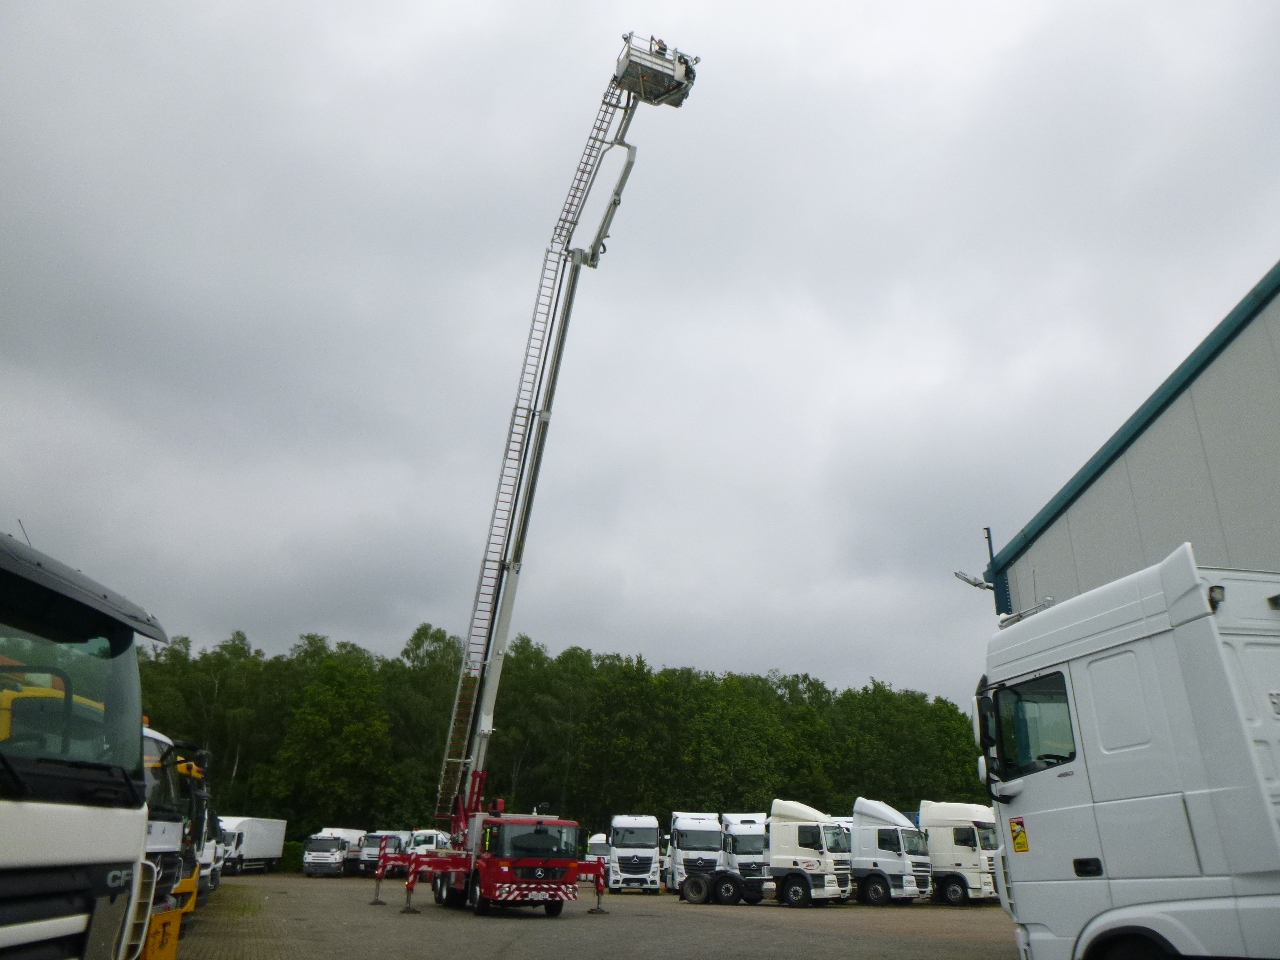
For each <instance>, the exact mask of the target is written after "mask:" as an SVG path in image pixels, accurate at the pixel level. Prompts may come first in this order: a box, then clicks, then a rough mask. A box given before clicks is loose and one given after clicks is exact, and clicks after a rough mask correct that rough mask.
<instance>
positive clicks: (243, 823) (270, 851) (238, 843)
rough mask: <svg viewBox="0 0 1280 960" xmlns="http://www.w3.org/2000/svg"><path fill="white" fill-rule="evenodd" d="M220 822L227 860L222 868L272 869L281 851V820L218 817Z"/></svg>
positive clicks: (228, 869) (282, 829)
mask: <svg viewBox="0 0 1280 960" xmlns="http://www.w3.org/2000/svg"><path fill="white" fill-rule="evenodd" d="M218 822H219V824H220V825H221V826H222V829H223V830H224V831H226V832H227V833H228V834H229V836H228V837H227V860H226V866H225V867H224V868H223V869H224V870H225V872H227V873H232V874H235V873H243V872H244V871H245V870H263V871H266V870H274V869H275V868H276V865H277V864H278V863H279V862H280V854H282V853H283V852H284V831H285V827H286V826H288V824H287V823H286V822H285V821H284V820H267V819H264V818H262V817H219V818H218Z"/></svg>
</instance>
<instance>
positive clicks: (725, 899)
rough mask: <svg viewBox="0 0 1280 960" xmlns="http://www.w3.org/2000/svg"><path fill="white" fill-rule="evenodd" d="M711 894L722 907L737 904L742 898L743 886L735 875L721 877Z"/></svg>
mask: <svg viewBox="0 0 1280 960" xmlns="http://www.w3.org/2000/svg"><path fill="white" fill-rule="evenodd" d="M711 896H712V899H714V900H715V902H716V903H718V904H720V906H722V907H732V906H736V905H737V904H738V903H739V902H741V900H742V886H741V884H739V883H738V881H737V880H735V879H733V877H721V878H720V879H719V880H717V881H716V882H715V889H714V890H713V891H712V893H711Z"/></svg>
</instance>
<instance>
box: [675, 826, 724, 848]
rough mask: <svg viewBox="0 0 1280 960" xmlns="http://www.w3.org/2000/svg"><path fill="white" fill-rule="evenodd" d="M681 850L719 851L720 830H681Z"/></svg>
mask: <svg viewBox="0 0 1280 960" xmlns="http://www.w3.org/2000/svg"><path fill="white" fill-rule="evenodd" d="M680 849H681V850H719V849H720V831H719V830H681V831H680Z"/></svg>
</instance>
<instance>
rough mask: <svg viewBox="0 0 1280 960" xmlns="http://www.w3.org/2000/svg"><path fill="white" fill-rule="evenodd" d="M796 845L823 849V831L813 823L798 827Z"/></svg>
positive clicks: (810, 848) (811, 848) (809, 848)
mask: <svg viewBox="0 0 1280 960" xmlns="http://www.w3.org/2000/svg"><path fill="white" fill-rule="evenodd" d="M796 846H797V847H804V848H806V849H808V850H821V849H822V833H821V831H819V830H818V828H817V827H816V826H815V825H813V824H804V825H801V826H799V827H796Z"/></svg>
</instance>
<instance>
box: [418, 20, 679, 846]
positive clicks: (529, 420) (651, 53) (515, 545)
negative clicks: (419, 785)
mask: <svg viewBox="0 0 1280 960" xmlns="http://www.w3.org/2000/svg"><path fill="white" fill-rule="evenodd" d="M623 39H624V40H625V41H626V42H625V45H624V46H623V48H622V54H621V56H619V58H618V64H617V68H616V69H615V70H614V74H613V76H612V77H611V78H610V79H609V85H608V86H607V87H606V88H605V91H604V97H603V98H602V99H601V101H600V108H599V110H598V111H597V113H596V120H595V124H594V125H593V126H592V128H591V136H590V137H588V138H587V145H586V147H585V148H584V149H583V151H582V158H581V159H580V160H579V161H578V168H577V170H576V171H575V173H574V175H573V183H572V184H571V185H570V187H569V195H568V196H567V197H566V198H565V201H564V206H563V207H562V208H561V210H560V217H559V219H558V220H557V221H556V227H555V231H554V232H553V233H552V234H551V244H550V245H549V246H548V247H547V251H546V255H545V256H544V257H543V261H542V274H541V276H540V277H539V280H538V298H537V300H536V301H534V307H533V323H532V325H531V326H530V329H529V341H528V344H527V345H526V346H525V354H524V365H523V366H522V367H521V369H520V386H519V389H518V390H517V392H516V403H515V408H514V409H513V410H512V412H511V425H510V427H509V428H508V430H507V447H506V452H505V454H504V455H503V458H502V471H501V473H500V475H499V478H498V492H497V495H496V496H495V497H494V501H493V515H492V517H491V519H490V521H489V538H488V540H486V541H485V548H484V560H483V562H482V563H481V566H480V581H479V583H478V584H477V586H476V596H475V605H474V607H473V608H472V611H471V627H470V629H469V630H468V631H467V639H466V649H465V651H464V655H463V662H462V670H461V671H460V673H459V675H458V688H457V692H456V694H455V695H454V702H453V719H452V721H451V723H450V726H449V739H448V741H447V743H446V744H445V753H444V763H443V765H442V768H441V771H440V792H439V796H438V799H437V801H436V816H437V817H438V818H440V819H452V820H453V832H454V833H455V834H456V833H460V832H461V831H462V829H464V825H465V822H466V821H465V818H466V815H467V813H468V812H473V811H476V810H478V809H480V808H481V806H482V805H483V783H484V772H483V771H484V761H485V752H486V750H487V748H488V745H489V735H490V734H491V733H492V732H493V706H494V702H495V700H496V699H497V694H498V681H499V679H500V677H501V674H502V658H503V656H504V655H505V653H506V648H507V632H508V629H509V627H510V625H511V608H512V605H513V604H514V602H515V597H516V587H517V585H518V583H519V579H520V564H521V561H522V559H523V557H524V544H525V537H526V535H527V533H528V529H529V516H530V511H531V510H532V507H533V496H534V492H535V490H536V488H537V482H538V470H539V468H540V467H541V465H542V451H543V448H544V446H545V444H546V439H547V427H548V425H549V423H550V418H551V405H552V403H553V402H554V400H555V393H556V380H557V378H558V377H559V373H560V358H561V356H562V353H563V351H564V340H565V334H566V333H567V332H568V329H569V316H570V314H571V313H572V311H573V298H574V294H575V293H576V291H577V284H578V275H579V273H580V271H581V269H582V267H583V265H586V266H588V267H593V268H594V267H596V266H597V265H598V264H599V262H600V255H601V254H602V253H603V252H604V241H605V239H606V238H607V237H608V235H609V227H610V226H611V225H612V223H613V216H614V213H615V212H616V211H617V209H618V205H619V204H620V203H621V202H622V191H623V189H624V188H625V187H626V185H627V178H628V177H629V176H630V174H631V167H632V165H633V164H634V163H635V155H636V149H635V147H633V146H631V145H630V144H628V143H627V142H626V135H627V130H628V128H629V127H630V126H631V118H632V116H633V115H634V113H635V109H636V106H637V105H639V104H640V103H652V104H669V105H671V106H675V107H678V106H680V105H681V104H682V103H683V102H684V100H685V98H686V97H688V95H689V91H690V89H691V88H692V87H693V81H694V65H695V64H697V62H698V58H697V57H689V56H687V55H685V54H683V53H681V52H680V51H679V50H676V49H675V48H674V47H671V48H668V47H667V45H666V44H665V43H663V42H662V41H661V40H655V39H653V38H650V39H648V40H639V39H637V38H636V36H635V35H634V34H627V35H626V36H625V37H624V38H623ZM614 147H620V148H622V149H624V150H625V151H626V153H627V157H626V161H625V163H624V165H623V168H622V172H621V174H620V175H619V177H618V180H617V183H616V184H615V185H614V188H613V196H612V198H611V200H610V203H609V204H608V206H607V207H606V208H605V212H604V216H603V217H602V219H601V221H600V226H599V228H598V229H597V230H596V233H595V236H594V237H593V238H592V241H591V244H590V246H589V247H587V248H586V249H575V248H572V247H571V244H572V242H573V235H574V232H575V231H576V230H577V227H578V218H579V217H580V216H581V215H582V210H583V207H584V206H585V204H586V201H587V197H588V196H589V195H590V193H591V188H592V187H593V186H594V185H595V180H596V175H597V174H598V173H599V171H600V163H601V160H602V159H603V158H604V155H605V154H606V153H607V152H608V151H609V150H612V149H613V148H614Z"/></svg>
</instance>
